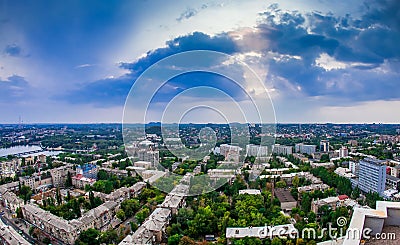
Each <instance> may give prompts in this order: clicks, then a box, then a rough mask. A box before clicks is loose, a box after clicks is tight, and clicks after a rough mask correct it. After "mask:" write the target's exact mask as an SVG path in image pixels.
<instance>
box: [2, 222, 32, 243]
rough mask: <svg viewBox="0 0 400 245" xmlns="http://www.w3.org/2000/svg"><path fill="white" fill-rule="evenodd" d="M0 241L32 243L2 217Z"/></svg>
mask: <svg viewBox="0 0 400 245" xmlns="http://www.w3.org/2000/svg"><path fill="white" fill-rule="evenodd" d="M0 242H1V244H4V245H30V243H29V242H28V241H26V240H25V239H24V238H23V237H22V236H21V235H20V234H19V233H18V232H17V231H16V230H15V229H14V228H12V227H11V226H9V225H6V224H4V222H3V220H1V219H0Z"/></svg>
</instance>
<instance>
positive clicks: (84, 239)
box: [75, 228, 100, 245]
mask: <svg viewBox="0 0 400 245" xmlns="http://www.w3.org/2000/svg"><path fill="white" fill-rule="evenodd" d="M99 236H100V232H99V231H98V230H96V229H93V228H89V229H87V230H85V231H82V232H81V234H79V237H78V239H77V241H76V243H75V244H79V245H84V244H88V245H100V241H99Z"/></svg>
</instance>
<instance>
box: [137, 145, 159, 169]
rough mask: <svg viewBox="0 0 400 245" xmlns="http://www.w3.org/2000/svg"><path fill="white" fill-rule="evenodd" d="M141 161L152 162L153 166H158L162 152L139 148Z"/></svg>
mask: <svg viewBox="0 0 400 245" xmlns="http://www.w3.org/2000/svg"><path fill="white" fill-rule="evenodd" d="M138 157H139V161H145V162H151V163H152V167H154V168H155V167H157V166H158V164H159V162H160V152H159V151H154V150H145V149H142V150H139V151H138Z"/></svg>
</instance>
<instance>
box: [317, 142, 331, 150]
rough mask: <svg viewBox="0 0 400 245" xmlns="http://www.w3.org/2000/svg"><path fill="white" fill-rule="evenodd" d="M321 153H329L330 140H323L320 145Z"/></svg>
mask: <svg viewBox="0 0 400 245" xmlns="http://www.w3.org/2000/svg"><path fill="white" fill-rule="evenodd" d="M319 151H321V152H328V151H329V141H328V140H321V141H320V143H319Z"/></svg>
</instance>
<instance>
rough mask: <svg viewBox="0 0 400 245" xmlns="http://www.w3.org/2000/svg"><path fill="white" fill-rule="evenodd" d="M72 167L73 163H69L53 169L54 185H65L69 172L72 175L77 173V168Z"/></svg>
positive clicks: (51, 172)
mask: <svg viewBox="0 0 400 245" xmlns="http://www.w3.org/2000/svg"><path fill="white" fill-rule="evenodd" d="M72 167H73V166H72V164H67V165H64V166H61V167H58V168H53V169H51V170H50V175H51V179H52V182H53V186H55V187H64V185H65V181H66V180H67V176H68V173H69V174H70V175H71V176H74V175H75V170H74V169H73V168H72Z"/></svg>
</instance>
